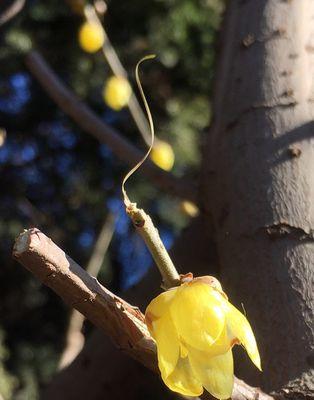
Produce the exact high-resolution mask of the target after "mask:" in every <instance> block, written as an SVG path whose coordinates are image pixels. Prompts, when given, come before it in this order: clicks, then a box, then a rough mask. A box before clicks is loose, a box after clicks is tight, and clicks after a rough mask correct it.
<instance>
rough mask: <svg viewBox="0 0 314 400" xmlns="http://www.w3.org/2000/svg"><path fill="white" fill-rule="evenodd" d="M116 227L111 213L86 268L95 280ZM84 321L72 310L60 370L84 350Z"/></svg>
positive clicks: (78, 313)
mask: <svg viewBox="0 0 314 400" xmlns="http://www.w3.org/2000/svg"><path fill="white" fill-rule="evenodd" d="M114 225H115V217H114V215H113V214H111V213H110V214H109V215H108V216H107V217H106V219H105V222H104V224H103V226H102V228H101V231H100V233H99V236H98V238H97V240H96V243H95V246H94V248H93V250H92V254H91V257H90V259H89V262H88V264H87V267H86V272H88V273H89V274H90V275H91V276H93V277H95V278H97V275H98V273H99V271H100V268H101V266H102V263H103V261H104V258H105V255H106V253H107V250H108V247H109V244H110V242H111V239H112V235H113V232H114ZM84 320H85V317H84V315H83V314H81V313H80V312H79V311H77V310H72V312H71V315H70V318H69V326H68V330H67V333H66V335H65V336H66V340H65V343H66V344H65V348H64V350H63V352H62V354H61V357H60V361H59V369H63V368H65V367H66V366H68V365H69V364H70V363H71V362H72V361H73V360H74V359H75V357H76V356H77V355H78V354H79V353H80V351H81V350H82V348H83V346H84V343H85V337H84V335H83V333H82V328H83V325H84Z"/></svg>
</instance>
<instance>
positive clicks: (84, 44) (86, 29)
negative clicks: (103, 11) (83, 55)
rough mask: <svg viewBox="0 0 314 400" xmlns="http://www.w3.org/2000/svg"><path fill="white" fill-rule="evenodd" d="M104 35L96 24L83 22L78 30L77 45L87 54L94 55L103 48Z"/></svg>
mask: <svg viewBox="0 0 314 400" xmlns="http://www.w3.org/2000/svg"><path fill="white" fill-rule="evenodd" d="M104 41H105V35H104V31H103V29H102V27H101V26H100V25H99V24H97V23H90V22H84V24H83V25H82V26H81V27H80V30H79V43H80V46H81V48H82V49H83V50H85V51H86V52H87V53H95V52H96V51H98V50H99V49H101V47H102V46H103V44H104Z"/></svg>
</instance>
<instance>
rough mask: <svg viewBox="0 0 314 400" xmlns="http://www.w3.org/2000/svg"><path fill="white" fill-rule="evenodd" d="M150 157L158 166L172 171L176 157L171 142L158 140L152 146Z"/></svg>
mask: <svg viewBox="0 0 314 400" xmlns="http://www.w3.org/2000/svg"><path fill="white" fill-rule="evenodd" d="M150 158H151V160H152V161H153V162H154V163H155V164H156V165H158V167H160V168H162V169H164V170H165V171H170V170H171V169H172V167H173V164H174V158H175V157H174V152H173V150H172V147H171V146H170V144H168V143H166V142H163V141H162V140H158V141H157V142H156V143H155V144H154V147H153V148H152V151H151V153H150Z"/></svg>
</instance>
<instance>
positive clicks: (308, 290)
mask: <svg viewBox="0 0 314 400" xmlns="http://www.w3.org/2000/svg"><path fill="white" fill-rule="evenodd" d="M222 44H223V47H222V49H221V54H220V58H219V63H218V65H217V75H216V87H215V97H214V104H213V108H214V110H213V111H214V120H213V124H212V127H211V131H210V135H209V137H208V140H207V144H206V148H205V150H204V151H205V154H206V157H205V164H206V165H204V169H205V173H204V177H203V178H204V180H203V184H204V188H205V192H206V197H205V198H206V200H205V205H206V208H207V210H208V211H209V212H210V214H211V216H212V219H213V223H214V227H215V236H216V243H217V249H218V257H219V263H220V268H221V274H222V281H223V284H224V288H225V290H226V292H227V293H228V294H229V297H230V299H231V301H232V300H236V301H237V302H238V305H239V304H240V302H243V303H244V306H245V309H246V312H247V314H248V318H249V320H250V321H252V325H253V327H254V330H255V332H256V336H257V340H258V343H259V347H260V351H261V356H262V363H263V369H264V372H263V373H262V374H258V373H256V372H255V370H254V368H253V367H251V368H250V367H249V366H248V365H246V364H247V363H246V362H243V363H238V364H237V365H240V367H239V371H238V373H239V374H240V377H242V378H245V379H247V380H248V382H250V384H258V385H262V387H263V389H265V390H279V389H281V388H284V389H285V390H286V391H287V390H292V391H294V392H295V393H297V392H298V391H300V392H302V393H303V394H308V395H313V390H314V373H313V366H314V326H313V310H314V304H313V302H314V299H313V295H314V286H313V275H314V269H313V263H314V261H313V260H314V234H313V232H314V207H313V200H314V145H313V144H314V140H313V137H314V123H313V121H312V120H313V115H314V108H313V101H314V93H313V88H314V86H313V74H314V63H313V61H314V58H313V55H314V1H313V0H291V1H288V0H286V1H284V0H255V1H253V0H251V1H244V0H242V1H240V0H238V1H235V0H234V1H230V2H229V6H228V10H227V14H226V19H225V25H224V28H223V36H222ZM208 160H209V161H208Z"/></svg>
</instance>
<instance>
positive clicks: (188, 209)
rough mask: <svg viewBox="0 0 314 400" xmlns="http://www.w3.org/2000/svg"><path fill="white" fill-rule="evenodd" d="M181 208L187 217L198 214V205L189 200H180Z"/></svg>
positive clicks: (193, 216)
mask: <svg viewBox="0 0 314 400" xmlns="http://www.w3.org/2000/svg"><path fill="white" fill-rule="evenodd" d="M181 210H182V211H183V212H184V213H185V214H186V215H188V216H189V217H192V218H195V217H197V216H198V214H199V209H198V207H197V206H196V205H195V204H194V203H192V202H191V201H188V200H184V201H182V202H181Z"/></svg>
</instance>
